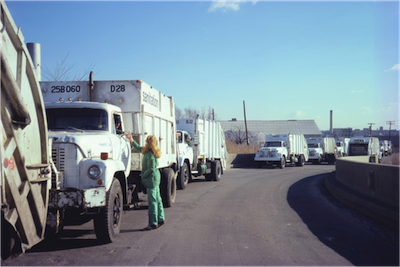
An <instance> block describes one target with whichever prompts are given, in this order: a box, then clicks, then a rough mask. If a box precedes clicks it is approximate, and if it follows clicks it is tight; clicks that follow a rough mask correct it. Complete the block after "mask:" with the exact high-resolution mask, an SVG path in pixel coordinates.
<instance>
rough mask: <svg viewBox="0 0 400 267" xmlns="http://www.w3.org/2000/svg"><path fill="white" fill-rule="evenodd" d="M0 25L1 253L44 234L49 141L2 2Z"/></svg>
mask: <svg viewBox="0 0 400 267" xmlns="http://www.w3.org/2000/svg"><path fill="white" fill-rule="evenodd" d="M0 9H1V10H0V29H1V38H2V40H1V49H0V59H1V124H0V135H1V136H0V139H1V142H2V143H1V144H2V145H1V154H0V155H1V157H0V158H1V163H0V164H1V167H0V169H1V180H0V190H1V193H0V197H1V258H2V259H3V260H5V259H7V258H9V257H10V256H13V255H14V254H19V253H21V252H25V251H26V250H27V249H30V248H32V247H33V246H34V245H36V244H37V243H39V242H40V241H42V240H43V239H44V236H45V231H46V221H47V212H48V201H49V189H50V187H51V173H52V172H53V170H52V169H53V168H52V164H51V140H50V139H49V138H48V134H47V125H46V113H45V109H44V103H43V99H42V95H41V92H40V86H39V82H38V77H37V76H38V75H37V74H36V70H35V68H34V64H33V62H32V58H31V56H30V54H29V51H28V48H27V45H25V43H24V42H25V40H24V36H23V35H22V33H21V30H20V29H19V28H18V27H17V26H16V25H15V22H14V20H13V18H12V16H11V14H10V12H9V10H8V8H7V6H6V4H5V3H4V1H0Z"/></svg>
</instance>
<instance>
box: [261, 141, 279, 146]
mask: <svg viewBox="0 0 400 267" xmlns="http://www.w3.org/2000/svg"><path fill="white" fill-rule="evenodd" d="M280 146H282V144H281V141H275V142H266V143H265V145H264V147H280Z"/></svg>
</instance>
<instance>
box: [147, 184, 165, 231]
mask: <svg viewBox="0 0 400 267" xmlns="http://www.w3.org/2000/svg"><path fill="white" fill-rule="evenodd" d="M147 199H148V201H149V224H150V225H158V223H159V222H162V221H164V220H165V216H164V207H163V203H162V199H161V195H160V188H159V187H158V186H156V187H155V188H147Z"/></svg>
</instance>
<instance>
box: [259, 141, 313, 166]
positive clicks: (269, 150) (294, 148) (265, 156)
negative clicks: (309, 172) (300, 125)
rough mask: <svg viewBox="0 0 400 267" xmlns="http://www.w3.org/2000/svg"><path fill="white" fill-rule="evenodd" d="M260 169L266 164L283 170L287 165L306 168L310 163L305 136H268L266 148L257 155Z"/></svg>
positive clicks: (261, 149)
mask: <svg viewBox="0 0 400 267" xmlns="http://www.w3.org/2000/svg"><path fill="white" fill-rule="evenodd" d="M254 161H256V162H257V163H258V167H262V165H263V164H264V163H266V164H267V165H277V166H278V167H279V168H281V169H283V168H285V166H286V165H287V164H296V166H300V167H302V166H304V164H305V162H306V161H308V145H307V140H306V138H305V137H304V135H303V134H291V133H288V134H267V135H266V137H265V144H264V147H261V148H260V149H259V150H258V152H257V153H256V154H255V157H254Z"/></svg>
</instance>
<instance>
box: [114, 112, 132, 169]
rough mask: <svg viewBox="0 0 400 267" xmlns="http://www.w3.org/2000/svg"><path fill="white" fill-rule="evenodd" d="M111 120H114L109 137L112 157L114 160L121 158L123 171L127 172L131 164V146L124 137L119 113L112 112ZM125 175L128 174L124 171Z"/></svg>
mask: <svg viewBox="0 0 400 267" xmlns="http://www.w3.org/2000/svg"><path fill="white" fill-rule="evenodd" d="M113 120H114V125H113V133H114V135H112V137H111V142H112V146H113V158H114V159H115V160H117V159H121V161H122V163H123V164H124V166H125V172H127V171H128V170H129V169H130V164H131V153H130V150H131V146H130V143H129V141H128V139H127V138H126V136H125V135H124V134H123V133H124V131H123V130H124V129H123V124H122V118H121V114H117V113H115V114H113ZM126 175H128V174H127V173H126Z"/></svg>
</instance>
